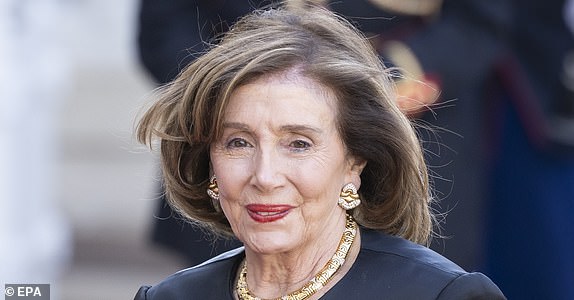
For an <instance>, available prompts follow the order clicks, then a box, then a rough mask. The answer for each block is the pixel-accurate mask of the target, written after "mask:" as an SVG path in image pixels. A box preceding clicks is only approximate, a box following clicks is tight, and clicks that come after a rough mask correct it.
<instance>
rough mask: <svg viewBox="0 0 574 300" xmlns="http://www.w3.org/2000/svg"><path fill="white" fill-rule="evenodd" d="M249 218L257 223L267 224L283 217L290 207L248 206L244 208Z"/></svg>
mask: <svg viewBox="0 0 574 300" xmlns="http://www.w3.org/2000/svg"><path fill="white" fill-rule="evenodd" d="M246 208H247V212H248V213H249V216H250V217H251V218H252V219H253V220H254V221H255V222H259V223H269V222H273V221H277V220H279V219H282V218H283V217H285V216H286V215H287V214H289V212H290V211H291V209H292V208H293V207H292V206H290V205H266V204H249V205H247V206H246Z"/></svg>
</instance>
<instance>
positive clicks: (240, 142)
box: [227, 138, 251, 148]
mask: <svg viewBox="0 0 574 300" xmlns="http://www.w3.org/2000/svg"><path fill="white" fill-rule="evenodd" d="M227 147H229V148H245V147H251V144H249V143H248V142H247V141H246V140H244V139H241V138H235V139H232V140H231V141H229V143H227Z"/></svg>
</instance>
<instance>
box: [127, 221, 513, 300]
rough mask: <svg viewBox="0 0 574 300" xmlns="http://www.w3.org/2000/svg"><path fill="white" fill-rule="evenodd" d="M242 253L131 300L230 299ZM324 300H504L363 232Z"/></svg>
mask: <svg viewBox="0 0 574 300" xmlns="http://www.w3.org/2000/svg"><path fill="white" fill-rule="evenodd" d="M243 258H244V251H243V248H238V249H235V250H232V251H229V252H227V253H224V254H222V255H220V256H218V257H216V258H214V259H212V260H209V261H207V262H205V263H203V264H201V265H198V266H196V267H193V268H189V269H186V270H183V271H180V272H178V273H176V274H174V275H172V276H170V277H168V278H167V279H166V280H164V281H163V282H161V283H159V284H158V285H156V286H154V287H150V286H143V287H141V288H140V290H139V291H138V293H137V295H136V297H135V300H143V299H150V300H152V299H161V300H176V299H177V300H183V299H217V300H222V299H233V296H232V295H233V288H234V279H235V274H236V273H237V269H238V266H239V265H240V263H241V261H242V260H243ZM322 299H420V300H423V299H505V297H504V295H503V294H502V292H501V291H500V290H499V289H498V287H497V286H496V285H495V284H494V283H493V282H492V281H491V280H490V279H488V278H487V277H486V276H484V275H483V274H481V273H467V272H465V271H464V270H463V269H462V268H460V267H459V266H457V265H456V264H454V263H453V262H451V261H449V260H448V259H446V258H445V257H443V256H441V255H439V254H437V253H436V252H434V251H432V250H430V249H428V248H426V247H423V246H420V245H417V244H414V243H412V242H409V241H407V240H405V239H402V238H399V237H394V236H390V235H387V234H384V233H382V232H378V231H373V230H367V229H363V228H362V229H361V250H360V252H359V255H358V257H357V259H356V261H355V263H354V264H353V266H352V267H351V269H350V270H349V272H348V273H347V274H346V275H345V277H343V279H341V280H340V281H339V282H338V283H337V284H336V285H335V286H334V287H333V288H331V289H330V290H329V291H328V292H327V293H326V294H325V295H324V296H323V297H322Z"/></svg>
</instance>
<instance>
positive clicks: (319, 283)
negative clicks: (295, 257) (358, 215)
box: [235, 215, 357, 300]
mask: <svg viewBox="0 0 574 300" xmlns="http://www.w3.org/2000/svg"><path fill="white" fill-rule="evenodd" d="M356 235H357V223H356V222H355V220H353V217H351V216H350V215H347V219H346V222H345V231H344V232H343V236H341V241H340V242H339V246H338V247H337V251H336V252H335V254H334V255H333V257H331V259H330V260H329V261H328V262H327V264H326V265H325V266H324V267H323V269H321V271H320V272H319V273H318V274H317V275H315V277H313V278H312V279H311V280H310V281H309V282H307V284H305V285H304V286H303V287H302V288H300V289H298V290H296V291H294V292H292V293H290V294H288V295H285V296H282V297H280V298H275V299H274V300H303V299H307V298H309V297H310V296H311V295H313V294H315V293H316V292H317V291H318V290H320V289H321V288H322V287H324V286H325V285H326V284H327V282H329V280H331V278H332V277H333V275H334V274H335V273H336V272H337V270H339V268H340V267H341V266H342V265H343V263H344V262H345V258H347V254H348V253H349V249H351V245H352V244H353V241H354V240H355V236H356ZM235 288H236V290H237V295H238V296H239V299H241V300H262V299H261V298H259V297H256V296H253V295H252V294H251V292H250V291H249V288H248V287H247V263H246V262H245V261H244V262H243V267H242V268H241V272H240V273H239V279H238V280H237V285H236V287H235Z"/></svg>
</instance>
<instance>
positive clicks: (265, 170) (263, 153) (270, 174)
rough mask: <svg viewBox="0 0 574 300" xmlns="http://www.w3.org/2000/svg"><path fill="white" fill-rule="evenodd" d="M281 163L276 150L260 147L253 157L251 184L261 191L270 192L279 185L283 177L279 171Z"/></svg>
mask: <svg viewBox="0 0 574 300" xmlns="http://www.w3.org/2000/svg"><path fill="white" fill-rule="evenodd" d="M283 163H284V162H283V160H282V159H281V156H280V154H279V153H278V151H276V150H274V149H261V148H260V149H259V151H257V154H256V155H255V157H254V174H253V176H252V184H253V185H255V186H257V188H258V189H259V190H261V191H262V192H271V191H273V190H274V189H276V188H278V187H280V186H281V185H282V183H283V179H284V176H283V174H282V172H281V166H282V165H283Z"/></svg>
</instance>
